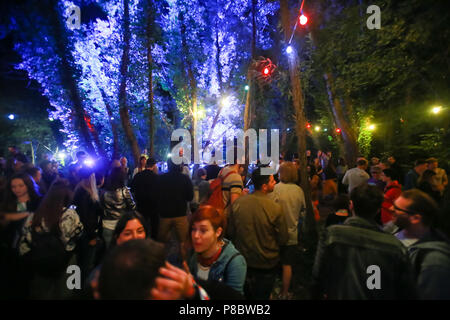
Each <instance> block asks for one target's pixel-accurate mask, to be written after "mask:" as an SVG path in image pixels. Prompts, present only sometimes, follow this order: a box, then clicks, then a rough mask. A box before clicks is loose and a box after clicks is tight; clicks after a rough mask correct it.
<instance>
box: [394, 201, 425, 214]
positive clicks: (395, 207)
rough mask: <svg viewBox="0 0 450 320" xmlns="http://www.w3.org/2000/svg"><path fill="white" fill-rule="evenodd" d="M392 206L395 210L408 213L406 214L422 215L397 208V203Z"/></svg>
mask: <svg viewBox="0 0 450 320" xmlns="http://www.w3.org/2000/svg"><path fill="white" fill-rule="evenodd" d="M392 206H393V207H394V209H395V210H397V211H401V212H404V213H406V214H420V213H418V212H415V211H411V210H405V209H401V208H399V207H397V206H396V205H395V203H393V204H392ZM392 211H394V210H392Z"/></svg>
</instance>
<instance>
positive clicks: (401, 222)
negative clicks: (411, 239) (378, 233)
mask: <svg viewBox="0 0 450 320" xmlns="http://www.w3.org/2000/svg"><path fill="white" fill-rule="evenodd" d="M394 224H395V225H396V226H397V227H399V228H400V229H407V228H408V227H409V225H410V223H409V219H408V216H407V215H402V216H399V217H396V218H395V217H394Z"/></svg>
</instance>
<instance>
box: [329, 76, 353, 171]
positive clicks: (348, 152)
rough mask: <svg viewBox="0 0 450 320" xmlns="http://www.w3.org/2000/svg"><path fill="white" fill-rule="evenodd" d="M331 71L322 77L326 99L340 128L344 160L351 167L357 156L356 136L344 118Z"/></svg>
mask: <svg viewBox="0 0 450 320" xmlns="http://www.w3.org/2000/svg"><path fill="white" fill-rule="evenodd" d="M332 77H333V76H332V75H331V73H326V74H325V75H324V79H325V82H326V86H327V93H328V99H329V101H330V107H331V111H332V113H333V116H334V119H335V122H336V124H337V126H338V127H339V128H340V129H341V134H342V139H343V140H344V148H345V160H346V162H347V164H348V166H349V167H353V166H354V165H355V162H356V158H357V157H358V144H357V137H356V134H355V132H354V130H353V128H352V127H351V126H350V125H349V123H348V121H347V120H346V119H345V116H344V111H343V110H342V105H341V102H340V100H339V98H338V97H337V95H336V90H335V86H334V82H333V78H332Z"/></svg>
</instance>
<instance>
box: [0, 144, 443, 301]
mask: <svg viewBox="0 0 450 320" xmlns="http://www.w3.org/2000/svg"><path fill="white" fill-rule="evenodd" d="M76 158H77V159H76V161H74V162H71V163H68V165H67V166H66V167H65V168H62V169H61V168H58V164H57V163H56V164H55V162H52V161H50V160H46V159H44V160H43V161H42V162H41V163H40V164H39V166H34V165H32V164H31V163H29V161H28V159H27V157H26V156H24V155H23V154H22V153H20V152H19V151H18V150H17V148H15V147H11V148H10V156H9V158H8V159H7V161H6V162H5V163H4V164H3V165H2V169H1V174H0V179H1V181H2V183H0V196H1V197H2V199H3V200H2V202H1V205H0V250H1V251H0V258H1V260H0V261H1V265H0V268H1V274H2V275H3V277H2V279H0V285H1V287H0V290H1V293H0V294H1V297H2V298H22V299H70V298H74V299H76V298H78V299H203V300H208V299H249V300H267V299H283V300H284V299H294V298H295V296H294V294H293V293H294V291H295V283H293V281H292V279H293V274H295V272H296V268H295V265H296V263H297V262H298V259H301V257H302V255H301V252H302V250H304V248H302V239H303V238H302V233H303V232H304V228H303V227H304V225H303V224H302V221H303V220H304V219H305V216H306V211H307V207H308V206H309V207H312V208H313V211H314V217H315V220H316V222H317V231H318V232H319V233H320V240H319V243H318V245H317V248H316V252H315V261H314V266H313V270H312V273H311V275H310V279H311V283H312V285H311V288H309V289H310V297H311V298H313V299H417V298H419V299H450V283H449V281H450V242H449V238H448V231H449V228H448V227H449V220H450V209H449V188H448V187H447V185H448V179H447V175H446V172H445V170H443V169H441V168H439V166H438V160H437V159H435V158H429V159H425V160H422V159H418V160H417V161H415V163H414V166H413V167H412V168H411V169H410V170H409V171H407V172H404V171H403V169H404V167H403V166H400V165H399V164H397V162H396V160H395V158H394V157H393V156H391V157H389V158H387V159H386V160H380V159H378V158H376V157H374V158H372V159H370V161H368V160H367V159H365V158H363V157H360V158H358V159H356V166H355V167H354V168H349V167H348V166H347V165H346V164H345V161H344V159H343V158H339V159H335V158H334V157H333V155H332V153H331V152H322V151H319V152H318V153H317V156H315V157H314V156H313V155H312V153H311V151H309V150H308V152H307V154H306V160H307V171H308V179H309V181H308V183H309V188H310V190H309V191H310V195H311V199H309V197H305V193H304V190H303V189H302V187H301V185H302V184H301V181H300V176H301V175H300V170H301V169H300V161H299V159H295V158H294V159H289V160H288V159H283V157H280V164H279V167H278V168H277V174H276V175H263V174H262V173H261V169H262V168H261V166H258V165H256V166H250V167H246V166H245V165H241V164H228V165H226V166H224V167H220V166H218V165H217V164H215V163H214V164H209V165H206V166H204V167H201V166H194V168H193V170H192V168H191V167H189V166H188V165H187V164H181V165H176V164H174V163H173V162H172V161H171V159H169V160H168V162H167V172H161V166H159V165H158V163H157V162H156V160H155V159H153V158H149V157H147V156H145V155H142V156H141V157H140V159H139V163H138V164H137V166H136V168H135V169H134V170H130V169H129V168H128V162H127V160H126V158H125V157H122V158H120V159H117V160H113V161H111V162H110V163H107V162H106V161H103V162H100V161H99V163H97V164H95V165H93V164H92V163H91V162H89V161H88V155H87V154H86V153H85V152H83V151H80V152H78V153H77V154H76ZM307 199H308V200H310V201H311V203H310V204H308V203H306V201H307ZM71 265H76V266H78V267H79V269H80V271H81V272H80V276H81V280H80V281H81V283H82V286H81V287H82V288H81V289H80V290H72V289H70V288H69V287H68V286H67V278H68V273H67V272H66V270H67V267H68V266H71ZM373 266H376V267H377V268H379V270H380V272H381V273H380V277H381V280H379V281H380V283H377V281H375V282H374V283H375V284H374V285H373V286H371V285H368V283H369V282H370V281H369V280H368V278H369V277H370V273H369V271H368V270H372V269H371V268H373ZM277 278H279V279H280V282H281V288H280V291H279V292H276V293H275V291H274V286H275V283H276V279H277Z"/></svg>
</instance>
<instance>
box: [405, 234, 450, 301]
mask: <svg viewBox="0 0 450 320" xmlns="http://www.w3.org/2000/svg"><path fill="white" fill-rule="evenodd" d="M408 252H409V256H410V258H411V262H412V265H413V268H414V273H415V277H416V280H417V289H418V294H419V298H420V299H424V300H448V299H450V243H449V240H448V238H446V237H445V236H444V235H443V234H441V233H439V232H438V231H431V232H429V233H428V234H427V235H425V236H424V237H422V238H421V239H420V240H419V241H418V242H416V243H415V244H414V245H412V246H411V247H409V248H408Z"/></svg>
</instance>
